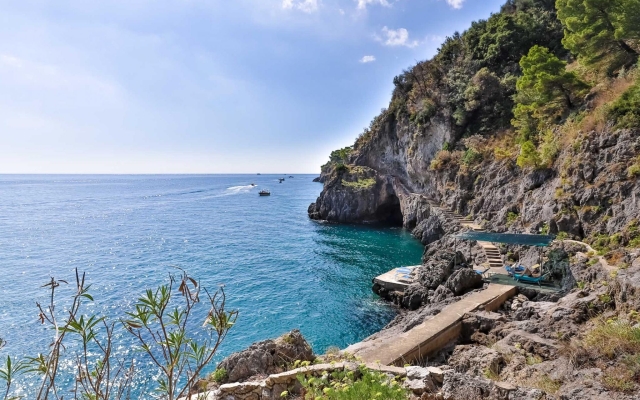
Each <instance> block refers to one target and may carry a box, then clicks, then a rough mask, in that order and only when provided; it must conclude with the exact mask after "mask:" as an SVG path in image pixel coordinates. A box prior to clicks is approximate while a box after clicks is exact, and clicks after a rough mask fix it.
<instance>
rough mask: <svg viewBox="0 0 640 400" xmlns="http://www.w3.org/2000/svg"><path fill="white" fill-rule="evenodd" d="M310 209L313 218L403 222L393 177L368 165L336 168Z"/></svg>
mask: <svg viewBox="0 0 640 400" xmlns="http://www.w3.org/2000/svg"><path fill="white" fill-rule="evenodd" d="M308 212H309V217H311V218H312V219H317V220H326V221H330V222H342V223H347V222H353V223H356V222H357V223H385V224H390V225H397V226H400V225H401V224H402V213H401V211H400V200H399V199H398V197H397V196H396V194H395V191H394V189H393V179H392V178H391V177H389V176H384V175H380V174H378V173H377V172H376V171H375V170H373V169H371V168H367V167H356V166H344V167H343V168H335V169H334V170H333V172H332V174H331V175H330V177H329V178H328V180H326V181H325V188H324V190H323V191H322V193H321V194H320V197H318V200H317V201H316V202H315V203H312V204H311V205H310V206H309V210H308Z"/></svg>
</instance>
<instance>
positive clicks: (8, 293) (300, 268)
mask: <svg viewBox="0 0 640 400" xmlns="http://www.w3.org/2000/svg"><path fill="white" fill-rule="evenodd" d="M276 178H277V177H276V176H269V175H261V176H255V175H216V176H0V184H2V187H3V189H4V190H2V191H0V204H3V207H0V337H3V338H5V339H6V340H7V341H8V345H7V347H6V348H5V349H3V350H2V353H3V354H5V355H6V354H14V355H34V354H36V353H38V352H42V351H45V350H46V348H47V344H48V340H49V339H50V335H51V332H50V331H48V330H45V329H44V327H42V326H41V325H40V324H39V323H38V322H37V318H36V316H37V313H36V309H35V301H41V302H44V301H46V293H45V292H44V291H43V290H42V289H41V288H39V286H40V285H42V284H43V283H45V282H46V281H47V280H48V279H49V277H50V276H55V277H57V278H62V279H65V278H66V279H72V277H73V270H74V269H75V268H78V269H79V270H80V271H86V273H87V277H88V280H89V282H90V283H91V284H92V285H93V287H92V293H93V295H94V297H95V299H96V301H95V303H94V304H92V305H90V308H89V310H91V311H98V312H100V313H104V314H105V315H107V316H109V317H110V318H116V317H117V316H120V315H122V313H123V312H124V311H126V310H127V309H128V308H129V307H131V304H132V302H133V301H134V299H135V298H136V296H137V295H139V294H140V293H141V292H142V291H143V290H144V289H146V288H151V287H155V286H157V285H159V284H161V283H163V282H165V280H166V277H167V274H169V273H170V272H172V271H175V269H173V268H172V266H174V265H177V266H180V267H182V268H184V269H186V270H187V271H189V272H190V274H192V275H194V276H197V277H199V278H200V279H201V281H202V283H203V284H204V285H206V286H208V287H211V288H216V287H217V286H218V285H220V284H224V285H225V288H226V292H227V294H228V300H229V303H228V304H229V305H230V306H231V307H233V308H236V309H238V310H239V312H240V316H239V319H238V323H237V325H236V326H235V327H234V328H233V329H232V331H231V332H230V334H229V336H228V338H227V340H226V342H225V343H224V345H223V347H222V349H221V351H220V354H219V358H220V357H222V356H224V355H227V354H229V353H230V352H233V351H237V350H240V349H242V348H245V347H247V346H248V345H249V344H251V343H252V342H255V341H258V340H263V339H266V338H269V337H274V336H278V335H280V334H282V333H284V332H286V331H288V330H291V329H294V328H299V329H300V330H301V331H302V333H303V334H304V335H305V337H307V339H308V340H309V341H310V342H311V344H312V346H313V348H314V350H315V351H316V352H322V351H324V350H325V349H326V348H327V347H328V346H338V347H345V346H347V345H349V344H351V343H354V342H356V341H358V340H361V339H362V338H364V337H366V336H368V335H369V334H371V333H373V332H375V331H376V330H378V329H380V328H381V327H382V326H384V325H385V324H386V323H388V322H389V321H390V319H391V318H392V317H393V315H394V312H393V310H392V309H391V308H390V307H388V306H387V305H386V304H384V303H383V302H380V301H379V300H378V299H377V298H376V297H375V296H374V295H373V293H372V292H371V278H372V277H373V276H376V275H378V274H380V273H382V272H385V271H387V270H388V269H390V268H392V267H396V266H399V265H411V264H416V263H418V262H419V261H420V257H421V254H422V246H421V245H420V244H419V243H418V242H417V241H415V240H414V239H412V238H411V236H410V235H408V234H407V233H406V232H404V231H402V230H400V229H377V228H372V227H359V226H338V225H332V224H319V223H315V222H313V221H310V220H309V219H308V218H307V213H306V211H307V207H308V205H309V203H311V202H312V201H314V200H315V198H316V197H317V195H318V193H319V192H320V190H321V185H320V184H318V183H313V182H311V179H312V178H313V177H312V176H304V175H300V176H296V178H295V179H287V180H286V181H285V182H284V183H282V184H277V181H276ZM250 183H255V184H256V186H255V187H252V186H250ZM274 183H276V184H277V186H276V185H274ZM264 188H268V189H271V191H272V195H271V196H270V197H260V196H258V194H257V192H258V191H259V190H261V189H264ZM60 294H61V297H60V298H61V299H63V298H67V299H68V298H69V296H70V295H71V290H70V288H65V289H62V291H61V293H60ZM118 340H119V342H118V343H117V346H118V348H119V349H120V351H122V352H125V351H128V349H129V348H130V343H129V342H128V341H127V337H126V336H120V337H119V338H118ZM219 358H218V359H219Z"/></svg>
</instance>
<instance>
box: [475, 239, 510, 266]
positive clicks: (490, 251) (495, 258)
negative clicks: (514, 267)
mask: <svg viewBox="0 0 640 400" xmlns="http://www.w3.org/2000/svg"><path fill="white" fill-rule="evenodd" d="M478 244H479V245H480V247H482V250H484V254H485V255H486V256H487V262H488V263H489V266H490V267H491V268H502V267H503V266H504V261H502V255H501V254H500V249H498V248H497V247H496V246H494V245H493V244H491V243H490V242H478Z"/></svg>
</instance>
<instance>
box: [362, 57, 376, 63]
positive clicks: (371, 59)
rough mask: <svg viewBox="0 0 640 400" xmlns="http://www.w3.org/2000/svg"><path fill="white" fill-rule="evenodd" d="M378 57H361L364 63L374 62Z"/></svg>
mask: <svg viewBox="0 0 640 400" xmlns="http://www.w3.org/2000/svg"><path fill="white" fill-rule="evenodd" d="M375 60H376V58H375V57H374V56H364V57H362V58H361V59H360V62H361V63H363V64H366V63H370V62H374V61H375Z"/></svg>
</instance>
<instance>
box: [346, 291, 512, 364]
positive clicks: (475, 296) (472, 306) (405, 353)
mask: <svg viewBox="0 0 640 400" xmlns="http://www.w3.org/2000/svg"><path fill="white" fill-rule="evenodd" d="M517 290H518V289H516V287H515V286H511V285H500V284H494V283H491V284H490V285H489V286H488V287H487V288H486V289H484V290H482V291H479V292H475V293H472V294H471V295H469V296H467V297H465V298H463V299H461V300H459V301H457V302H455V303H452V304H449V305H448V306H446V307H445V308H444V309H443V310H442V311H441V312H440V313H439V314H437V315H434V316H433V317H431V318H429V319H427V320H425V321H424V322H422V323H421V324H420V325H418V326H416V327H414V328H412V329H410V330H409V331H407V332H403V333H401V334H398V335H395V336H393V337H381V338H378V339H373V340H369V341H364V342H360V343H356V344H354V345H352V346H349V347H348V348H347V349H346V351H347V352H349V353H351V354H353V355H355V356H356V357H359V358H361V359H362V361H364V362H367V363H372V362H376V363H378V362H379V363H380V364H382V365H396V366H403V365H405V364H407V363H411V362H413V361H415V360H421V359H424V358H426V357H428V356H430V355H431V354H433V353H435V352H437V351H438V350H440V349H442V348H443V347H444V346H446V345H447V344H448V343H450V342H451V341H453V340H455V339H457V338H458V336H460V333H461V330H462V317H463V316H464V315H465V314H466V313H468V312H471V311H475V310H479V309H482V310H486V311H495V310H497V309H498V308H499V307H500V306H501V305H502V304H504V302H505V301H507V300H508V299H509V298H511V297H513V296H515V295H516V293H517Z"/></svg>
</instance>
